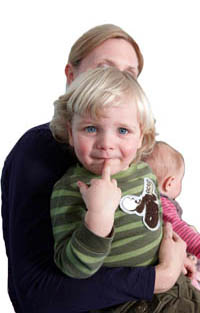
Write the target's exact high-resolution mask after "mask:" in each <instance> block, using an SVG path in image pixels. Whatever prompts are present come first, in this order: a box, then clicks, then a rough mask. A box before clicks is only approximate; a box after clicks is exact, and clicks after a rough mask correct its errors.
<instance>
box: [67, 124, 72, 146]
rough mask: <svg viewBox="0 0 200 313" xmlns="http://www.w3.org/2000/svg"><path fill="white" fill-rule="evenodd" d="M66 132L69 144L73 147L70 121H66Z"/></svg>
mask: <svg viewBox="0 0 200 313" xmlns="http://www.w3.org/2000/svg"><path fill="white" fill-rule="evenodd" d="M67 134H68V141H69V144H70V145H71V146H72V147H73V146H74V142H73V136H72V125H71V123H70V122H67Z"/></svg>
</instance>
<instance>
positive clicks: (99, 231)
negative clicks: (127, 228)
mask: <svg viewBox="0 0 200 313" xmlns="http://www.w3.org/2000/svg"><path fill="white" fill-rule="evenodd" d="M78 186H79V188H80V192H81V195H82V197H83V200H84V202H85V204H86V207H87V209H88V211H87V213H86V215H85V222H86V225H87V227H88V228H89V229H90V230H91V231H92V232H94V233H95V234H96V235H98V236H101V237H107V236H108V235H109V234H110V232H111V230H112V227H113V223H114V215H115V211H116V209H117V207H118V205H119V201H120V198H121V190H120V188H118V187H117V181H116V180H115V179H112V180H111V177H110V166H109V161H107V162H105V163H104V166H103V170H102V177H101V179H92V180H91V182H90V186H89V187H88V186H87V185H86V184H85V183H83V182H80V181H79V182H78Z"/></svg>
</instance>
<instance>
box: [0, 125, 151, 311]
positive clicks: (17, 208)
mask: <svg viewBox="0 0 200 313" xmlns="http://www.w3.org/2000/svg"><path fill="white" fill-rule="evenodd" d="M70 165H71V157H70V156H69V154H68V152H66V149H65V147H63V146H61V145H60V144H58V143H57V142H55V140H54V139H53V138H52V136H51V133H50V131H49V127H48V125H42V126H38V127H36V128H34V129H31V130H30V131H28V132H27V133H26V134H25V135H24V136H23V137H22V138H21V139H20V140H19V142H18V143H17V144H16V145H15V147H14V148H13V150H12V151H11V153H10V154H9V156H8V157H7V159H6V162H5V165H4V169H3V173H2V179H1V185H2V217H3V232H4V240H5V245H6V253H7V256H8V266H9V271H8V292H9V296H10V298H11V301H12V303H13V305H14V307H15V311H16V312H17V313H21V312H29V313H36V312H37V313H47V312H48V313H57V312H59V313H66V312H70V313H79V312H86V311H89V310H90V309H93V310H94V309H100V308H104V307H108V306H112V305H116V304H119V303H123V302H126V301H130V300H131V299H147V300H150V299H151V298H152V296H153V290H154V282H155V268H154V267H141V268H115V269H113V268H105V267H102V268H101V269H100V270H99V271H98V272H97V273H96V274H94V275H93V276H92V277H91V278H89V279H83V280H78V279H73V278H70V277H68V276H66V275H64V274H63V273H62V272H61V271H60V270H58V269H57V267H56V265H55V264H54V260H53V235H52V226H51V219H50V196H51V192H52V188H53V185H54V184H55V182H56V181H57V180H58V179H59V178H60V177H61V176H62V175H63V174H64V172H65V171H66V169H67V167H68V166H70Z"/></svg>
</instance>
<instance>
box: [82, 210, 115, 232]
mask: <svg viewBox="0 0 200 313" xmlns="http://www.w3.org/2000/svg"><path fill="white" fill-rule="evenodd" d="M85 224H86V226H87V228H88V229H89V230H90V231H92V232H93V233H94V234H96V235H98V236H100V237H108V236H109V235H110V233H111V231H112V228H113V224H114V214H111V213H110V212H107V213H106V214H105V212H100V213H99V212H98V213H97V212H90V211H87V213H86V215H85Z"/></svg>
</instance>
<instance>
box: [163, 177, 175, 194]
mask: <svg viewBox="0 0 200 313" xmlns="http://www.w3.org/2000/svg"><path fill="white" fill-rule="evenodd" d="M174 179H175V177H174V176H167V177H165V178H164V180H163V182H162V190H163V192H164V193H168V192H169V191H170V190H171V188H173V184H174Z"/></svg>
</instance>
